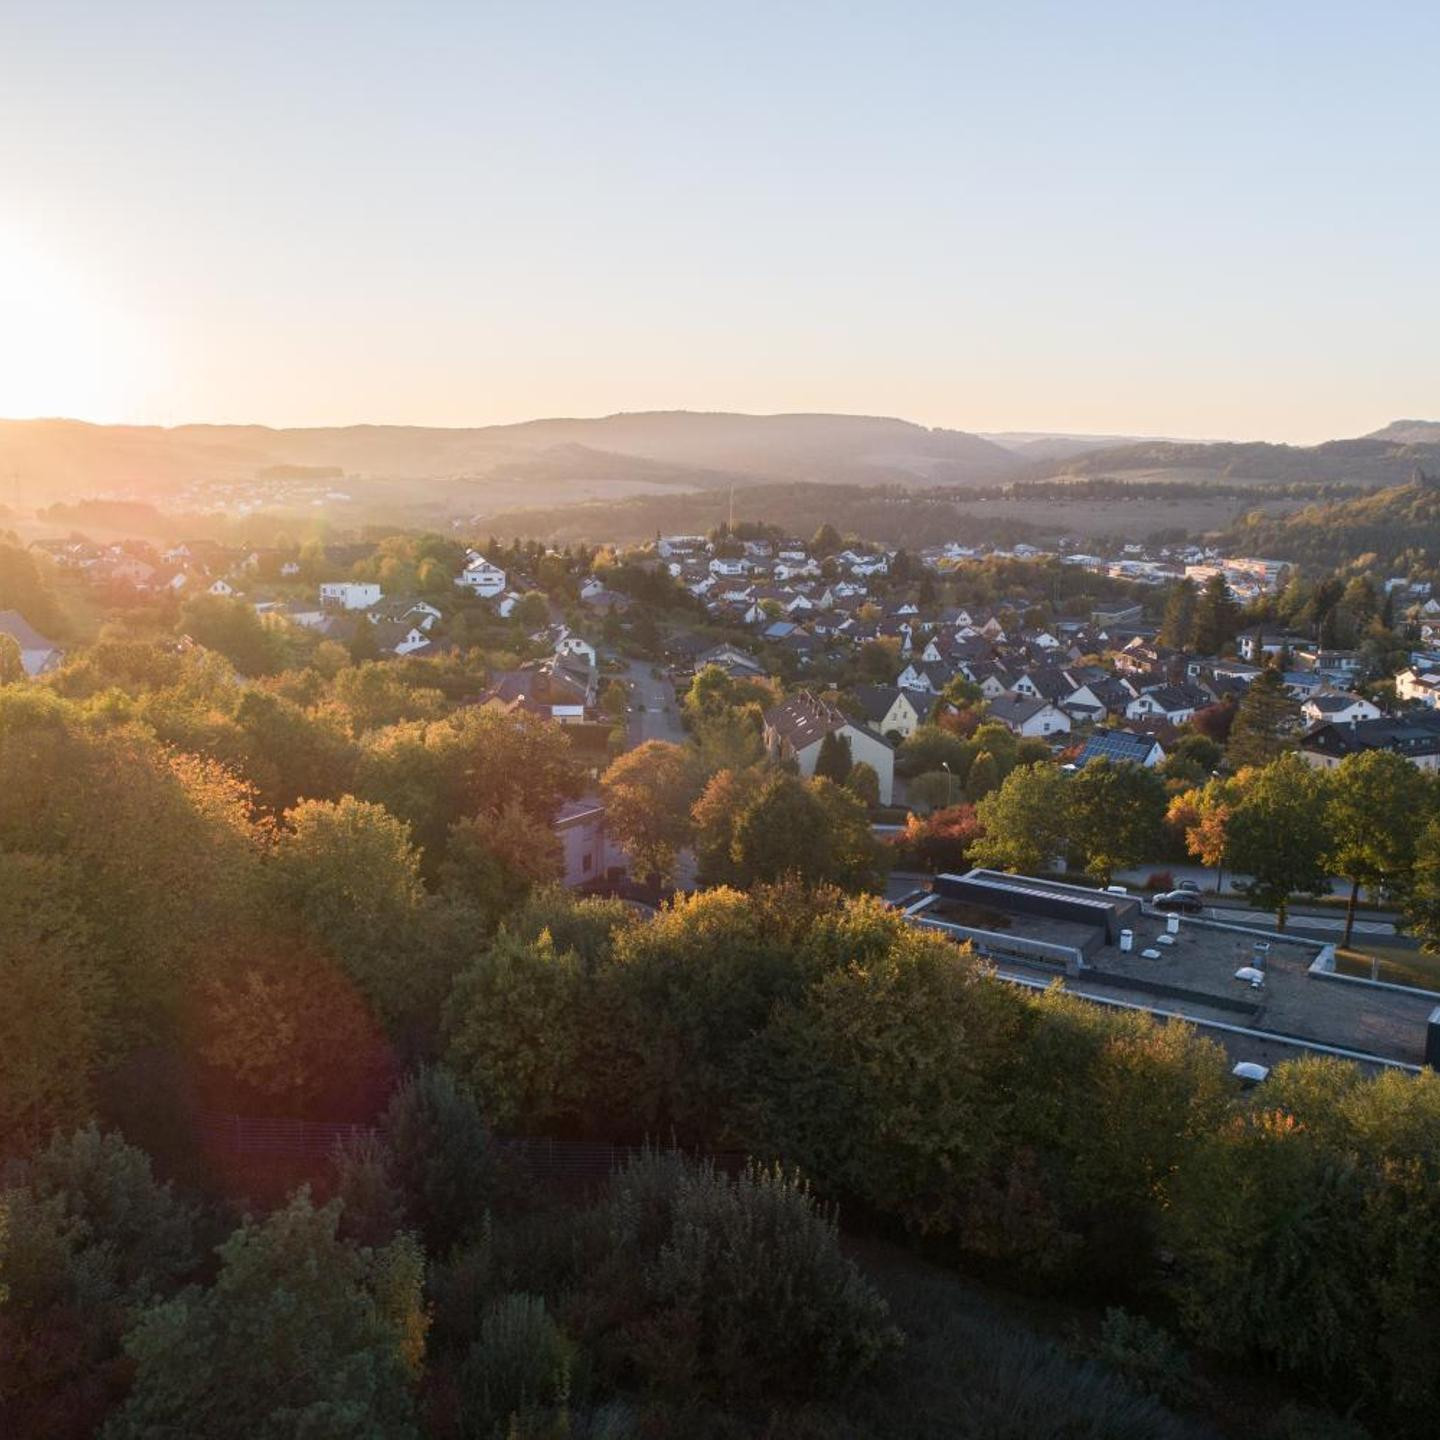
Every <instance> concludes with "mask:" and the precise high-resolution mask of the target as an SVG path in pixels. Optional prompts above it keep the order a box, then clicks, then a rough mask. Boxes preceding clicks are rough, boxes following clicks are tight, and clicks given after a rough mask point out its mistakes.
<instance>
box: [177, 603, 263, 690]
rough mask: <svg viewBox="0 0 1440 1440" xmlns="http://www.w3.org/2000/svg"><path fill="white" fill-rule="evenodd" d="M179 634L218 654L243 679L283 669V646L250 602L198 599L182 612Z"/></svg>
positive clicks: (186, 606) (187, 605)
mask: <svg viewBox="0 0 1440 1440" xmlns="http://www.w3.org/2000/svg"><path fill="white" fill-rule="evenodd" d="M180 633H181V634H184V635H188V636H190V638H191V639H192V640H194V641H195V643H196V644H197V645H204V646H205V647H206V649H209V650H216V651H219V653H220V654H221V655H223V656H224V657H225V658H226V659H227V660H228V661H229V662H230V663H231V664H232V665H233V666H234V667H235V668H236V669H237V670H238V671H239V672H240V673H241V674H242V675H251V676H254V675H271V674H273V673H274V672H275V671H276V670H279V669H280V668H281V665H282V663H283V660H284V644H283V642H282V641H281V639H280V636H279V633H278V632H277V631H275V630H272V629H270V628H268V627H267V626H266V625H265V622H264V621H263V620H262V619H261V618H260V616H259V615H257V614H256V613H255V609H254V607H253V606H252V605H250V604H249V603H248V602H247V601H244V600H238V599H235V598H233V597H231V596H226V595H196V596H195V597H194V598H193V599H191V600H187V601H186V602H185V604H184V606H183V607H182V609H181V611H180Z"/></svg>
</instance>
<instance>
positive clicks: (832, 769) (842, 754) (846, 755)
mask: <svg viewBox="0 0 1440 1440" xmlns="http://www.w3.org/2000/svg"><path fill="white" fill-rule="evenodd" d="M852 763H853V762H852V760H851V757H850V737H849V736H848V735H842V734H840V732H839V731H838V730H832V731H831V732H830V733H829V734H827V735H826V736H825V738H824V739H823V740H822V741H821V742H820V754H819V755H818V756H817V757H816V759H815V773H816V775H818V776H820V777H821V778H822V779H825V780H833V781H834V782H835V783H836V784H837V785H843V784H844V783H845V777H846V776H847V775H849V773H850V766H851V764H852Z"/></svg>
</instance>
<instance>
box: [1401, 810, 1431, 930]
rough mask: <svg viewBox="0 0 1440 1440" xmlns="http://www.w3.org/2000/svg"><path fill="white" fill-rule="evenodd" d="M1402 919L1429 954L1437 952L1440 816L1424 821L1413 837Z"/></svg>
mask: <svg viewBox="0 0 1440 1440" xmlns="http://www.w3.org/2000/svg"><path fill="white" fill-rule="evenodd" d="M1404 906H1405V919H1406V921H1407V922H1408V924H1409V926H1410V928H1411V929H1412V930H1413V931H1414V932H1415V934H1416V935H1418V936H1419V937H1420V943H1421V945H1422V946H1423V947H1424V948H1425V950H1426V951H1427V952H1428V953H1429V954H1431V955H1435V954H1440V817H1437V816H1434V815H1432V816H1431V817H1430V818H1429V819H1428V820H1426V821H1425V823H1424V825H1423V826H1422V827H1421V829H1420V832H1419V834H1418V835H1417V836H1416V839H1415V859H1414V864H1413V868H1412V870H1411V874H1410V884H1409V886H1408V887H1407V889H1406V891H1405V895H1404Z"/></svg>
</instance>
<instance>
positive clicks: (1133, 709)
mask: <svg viewBox="0 0 1440 1440" xmlns="http://www.w3.org/2000/svg"><path fill="white" fill-rule="evenodd" d="M1194 713H1195V697H1194V696H1193V695H1191V694H1190V693H1189V692H1188V691H1186V690H1184V689H1182V688H1181V687H1180V686H1179V685H1161V686H1159V687H1158V688H1156V689H1154V690H1146V691H1144V692H1143V693H1142V694H1140V695H1137V696H1136V697H1135V698H1134V699H1133V700H1132V701H1131V702H1130V703H1129V704H1128V705H1127V706H1126V707H1125V718H1126V719H1127V720H1166V721H1168V722H1169V723H1170V724H1171V725H1183V724H1184V723H1185V722H1186V721H1187V720H1188V719H1190V717H1191V716H1192V715H1194Z"/></svg>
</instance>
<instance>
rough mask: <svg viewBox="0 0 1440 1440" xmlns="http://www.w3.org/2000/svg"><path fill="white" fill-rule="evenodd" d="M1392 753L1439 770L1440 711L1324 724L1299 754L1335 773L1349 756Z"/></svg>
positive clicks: (1311, 734) (1424, 767)
mask: <svg viewBox="0 0 1440 1440" xmlns="http://www.w3.org/2000/svg"><path fill="white" fill-rule="evenodd" d="M1366 750H1389V751H1390V752H1391V753H1392V754H1395V755H1403V756H1404V757H1405V758H1406V759H1407V760H1409V761H1410V762H1411V763H1412V764H1414V765H1416V766H1418V767H1419V768H1420V769H1421V770H1437V769H1440V710H1417V711H1412V712H1411V713H1409V714H1406V715H1400V716H1383V717H1382V718H1380V719H1379V720H1348V721H1346V722H1344V723H1343V724H1337V723H1336V722H1335V721H1333V720H1326V721H1323V722H1322V723H1321V724H1319V725H1317V726H1315V727H1314V728H1313V729H1312V730H1309V731H1307V732H1306V733H1305V735H1304V736H1303V737H1302V738H1301V741H1300V754H1301V756H1302V757H1303V758H1304V759H1305V760H1307V761H1308V762H1309V763H1310V764H1311V765H1314V766H1316V767H1317V768H1319V769H1324V770H1333V769H1334V768H1335V766H1337V765H1338V764H1339V763H1340V762H1341V761H1342V760H1343V759H1344V758H1345V757H1346V756H1347V755H1359V754H1363V753H1364V752H1365V751H1366Z"/></svg>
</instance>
